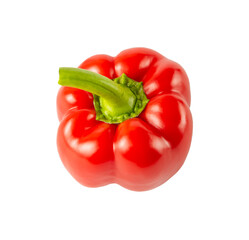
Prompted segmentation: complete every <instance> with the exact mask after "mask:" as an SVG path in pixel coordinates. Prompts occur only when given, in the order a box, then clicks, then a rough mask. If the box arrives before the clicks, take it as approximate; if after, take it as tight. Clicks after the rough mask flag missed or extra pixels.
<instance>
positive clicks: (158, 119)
mask: <svg viewBox="0 0 249 240" xmlns="http://www.w3.org/2000/svg"><path fill="white" fill-rule="evenodd" d="M79 68H81V69H86V70H89V71H92V72H96V73H98V74H101V75H103V76H105V77H107V78H109V79H114V78H117V77H119V76H121V75H122V74H123V73H125V74H126V75H127V76H128V77H129V78H131V79H133V80H135V81H139V82H140V81H141V82H143V88H144V92H145V94H146V96H147V98H148V99H149V102H148V104H147V105H146V107H145V109H144V110H143V111H142V113H141V114H140V115H139V116H138V117H135V118H130V119H128V120H125V121H123V122H121V123H119V124H109V123H105V122H102V121H98V120H96V112H95V109H94V106H93V96H92V94H91V93H88V92H86V91H84V90H81V89H77V88H73V87H65V86H62V87H61V88H60V89H59V92H58V95H57V112H58V117H59V120H60V126H59V129H58V135H57V146H58V151H59V155H60V157H61V160H62V162H63V164H64V166H65V167H66V169H67V170H68V171H69V172H70V174H71V175H72V176H73V177H74V178H75V179H76V180H77V181H78V182H80V183H81V184H83V185H85V186H88V187H100V186H104V185H107V184H110V183H117V184H119V185H121V186H123V187H125V188H127V189H130V190H134V191H145V190H150V189H153V188H156V187H158V186H159V185H161V184H163V183H164V182H166V181H167V180H168V179H169V178H171V177H172V176H173V175H174V174H175V173H176V172H177V171H178V170H179V169H180V168H181V166H182V165H183V163H184V161H185V158H186V156H187V153H188V151H189V148H190V143H191V138H192V116H191V112H190V109H189V106H190V86H189V80H188V77H187V75H186V73H185V71H184V70H183V68H182V67H181V66H180V65H179V64H177V63H175V62H173V61H171V60H169V59H167V58H166V57H164V56H162V55H161V54H159V53H157V52H155V51H153V50H151V49H147V48H132V49H127V50H124V51H122V52H121V53H120V54H118V55H117V56H116V57H111V56H108V55H95V56H92V57H90V58H88V59H87V60H85V61H84V62H83V63H81V64H80V66H79Z"/></svg>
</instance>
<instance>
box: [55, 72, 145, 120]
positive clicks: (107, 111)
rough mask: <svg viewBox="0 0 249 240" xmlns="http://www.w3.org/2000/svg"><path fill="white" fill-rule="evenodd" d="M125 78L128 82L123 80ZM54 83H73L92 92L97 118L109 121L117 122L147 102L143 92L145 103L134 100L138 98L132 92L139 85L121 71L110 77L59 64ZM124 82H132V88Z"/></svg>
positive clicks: (68, 85)
mask: <svg viewBox="0 0 249 240" xmlns="http://www.w3.org/2000/svg"><path fill="white" fill-rule="evenodd" d="M124 82H125V84H124ZM128 82H129V84H127V83H128ZM58 83H59V84H60V85H62V86H67V87H74V88H78V89H82V90H85V91H87V92H90V93H93V94H94V98H95V100H94V105H95V110H96V113H97V119H98V118H99V119H100V120H102V121H105V122H109V123H119V122H122V121H124V120H125V119H127V118H130V117H133V116H135V115H134V111H135V112H137V113H138V114H139V113H140V112H141V111H142V110H141V111H140V109H139V111H138V105H139V108H142V109H143V108H144V107H145V105H146V104H147V102H148V99H147V98H146V96H145V94H144V92H143V94H144V96H145V99H144V100H145V101H144V103H145V105H144V104H142V105H143V106H142V105H141V104H140V103H138V102H137V99H138V98H139V99H141V98H140V96H139V97H138V94H136V92H137V93H139V94H140V95H141V91H140V89H141V86H142V85H141V83H138V82H135V81H134V80H132V79H129V78H128V77H127V76H126V75H125V74H124V75H122V76H121V77H119V78H117V79H114V81H113V80H111V79H109V78H107V77H104V76H102V75H100V74H97V73H94V72H91V71H88V70H85V69H80V68H67V67H63V68H60V69H59V82H58ZM127 85H129V86H133V89H135V90H136V91H134V90H132V88H129V87H128V86H127ZM142 91H143V90H142ZM139 101H141V100H139ZM141 106H142V107H141ZM134 109H135V110H134Z"/></svg>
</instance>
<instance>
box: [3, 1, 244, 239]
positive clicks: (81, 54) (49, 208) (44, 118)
mask: <svg viewBox="0 0 249 240" xmlns="http://www.w3.org/2000/svg"><path fill="white" fill-rule="evenodd" d="M246 3H248V1H240V0H237V1H218V0H216V1H193V0H192V1H173V0H172V1H156V0H153V1H145V0H144V1H135V0H133V1H129V0H126V1H108V0H105V1H96V0H95V1H94V0H93V1H25V0H24V1H1V3H0V25H1V28H0V31H1V38H0V42H1V44H0V69H1V70H0V83H1V84H0V90H1V92H0V104H1V105H0V106H1V111H0V113H1V117H0V194H1V197H0V222H1V223H0V239H3V240H8V239H25V240H27V239H89V240H92V239H96V240H97V239H108V240H109V239H115V240H116V239H120V240H122V239H125V240H127V239H143V240H144V239H145V240H146V239H157V240H161V239H170V240H174V239H192V240H193V239H198V240H199V239H240V240H243V239H249V229H248V225H249V207H248V205H249V197H248V189H249V187H248V183H249V174H248V171H249V168H248V166H249V164H248V162H249V153H248V152H249V150H248V146H249V139H248V135H249V114H248V112H249V107H248V105H249V96H248V91H249V88H248V82H249V71H248V70H249V58H248V55H249V46H248V44H249V36H248V29H249V13H248V11H249V10H248V6H247V5H246ZM130 47H148V48H152V49H154V50H156V51H158V52H160V53H162V54H163V55H165V56H166V57H168V58H170V59H172V60H174V61H177V62H179V63H180V64H181V65H182V66H183V67H184V68H185V70H186V72H187V74H188V76H189V79H190V84H191V91H192V105H191V111H192V114H193V119H194V134H193V141H192V146H191V150H190V152H189V155H188V157H187V160H186V162H185V164H184V166H183V167H182V169H181V170H180V171H179V172H178V173H177V174H176V175H175V176H174V177H173V178H172V179H170V180H169V181H168V182H167V183H165V184H164V185H163V186H161V187H159V188H157V189H154V190H152V191H148V192H132V191H128V190H126V189H123V188H121V187H119V186H118V185H109V186H106V187H102V188H97V189H89V188H86V187H83V186H81V185H80V184H78V183H77V182H76V181H75V180H74V179H73V178H72V177H71V176H70V175H69V174H68V172H67V171H66V170H65V169H64V167H63V165H62V163H61V161H60V159H59V156H58V154H57V149H56V132H57V127H58V125H59V122H58V120H57V115H56V105H55V100H56V95H57V91H58V89H59V86H58V85H57V80H58V68H59V67H61V66H68V67H69V66H70V67H77V66H78V65H79V64H80V63H81V62H82V61H83V60H84V59H86V58H88V57H89V56H91V55H94V54H98V53H105V54H109V55H116V54H118V53H119V52H120V51H122V50H123V49H126V48H130Z"/></svg>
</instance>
